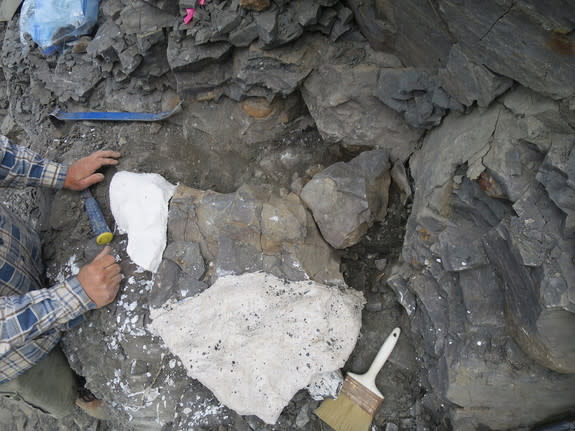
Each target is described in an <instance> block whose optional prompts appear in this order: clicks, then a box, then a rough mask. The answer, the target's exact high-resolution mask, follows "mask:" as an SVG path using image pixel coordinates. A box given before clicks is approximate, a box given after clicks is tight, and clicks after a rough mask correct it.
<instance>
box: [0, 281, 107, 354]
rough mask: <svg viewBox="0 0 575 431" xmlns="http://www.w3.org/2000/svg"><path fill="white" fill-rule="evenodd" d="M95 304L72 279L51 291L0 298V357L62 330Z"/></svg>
mask: <svg viewBox="0 0 575 431" xmlns="http://www.w3.org/2000/svg"><path fill="white" fill-rule="evenodd" d="M94 308H96V304H95V303H94V302H93V301H92V300H91V299H90V297H89V296H88V295H87V294H86V292H85V291H84V289H83V288H82V286H81V285H80V282H79V281H78V279H77V278H76V277H72V278H69V279H68V280H66V281H65V282H64V283H61V284H59V285H56V286H54V287H52V288H51V289H40V290H33V291H31V292H28V293H27V294H25V295H21V296H5V297H1V298H0V356H2V355H4V354H6V353H7V352H9V351H10V349H11V348H12V347H18V346H22V345H24V344H25V343H27V342H29V341H30V340H33V339H34V338H36V337H37V336H39V335H41V334H43V333H45V332H47V331H49V330H51V329H54V328H58V329H62V327H66V326H67V325H68V324H69V323H70V322H73V321H75V320H76V319H77V318H78V317H79V316H81V315H82V314H84V313H85V312H86V311H88V310H91V309H94Z"/></svg>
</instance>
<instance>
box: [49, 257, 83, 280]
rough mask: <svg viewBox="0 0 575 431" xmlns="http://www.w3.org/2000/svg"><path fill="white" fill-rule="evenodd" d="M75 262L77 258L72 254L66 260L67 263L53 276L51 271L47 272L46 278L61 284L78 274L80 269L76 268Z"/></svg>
mask: <svg viewBox="0 0 575 431" xmlns="http://www.w3.org/2000/svg"><path fill="white" fill-rule="evenodd" d="M77 261H78V257H77V256H76V255H75V254H73V255H72V256H70V257H69V258H68V261H67V262H66V263H65V264H64V265H62V266H61V267H60V268H59V270H58V272H57V273H56V274H55V275H54V273H53V272H52V271H50V270H49V271H47V275H48V278H50V279H51V280H54V281H56V282H57V283H63V282H64V281H66V280H67V279H68V278H70V277H73V276H75V275H77V274H78V273H79V272H80V267H79V266H78V264H77Z"/></svg>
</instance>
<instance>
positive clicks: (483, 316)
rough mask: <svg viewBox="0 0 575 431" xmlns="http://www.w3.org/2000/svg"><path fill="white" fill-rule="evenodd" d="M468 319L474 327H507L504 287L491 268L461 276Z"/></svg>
mask: <svg viewBox="0 0 575 431" xmlns="http://www.w3.org/2000/svg"><path fill="white" fill-rule="evenodd" d="M459 283H460V284H461V293H462V294H463V302H464V304H465V308H466V314H467V315H466V317H467V319H468V320H469V321H470V322H471V323H472V324H473V325H474V326H496V327H503V326H505V315H504V305H505V301H504V299H503V287H502V286H501V284H500V282H499V280H498V279H497V276H496V274H495V271H494V270H493V269H492V268H490V267H485V268H478V269H473V270H468V271H463V272H461V273H460V274H459Z"/></svg>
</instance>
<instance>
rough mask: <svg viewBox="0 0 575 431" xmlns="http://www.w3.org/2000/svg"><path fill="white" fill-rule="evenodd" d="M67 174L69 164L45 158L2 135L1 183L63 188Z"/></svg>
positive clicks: (0, 149)
mask: <svg viewBox="0 0 575 431" xmlns="http://www.w3.org/2000/svg"><path fill="white" fill-rule="evenodd" d="M67 174H68V167H67V166H65V165H62V164H60V163H56V162H52V161H50V160H46V159H43V158H42V157H41V156H40V155H39V154H37V153H35V152H34V151H32V150H29V149H28V148H24V147H21V146H19V145H14V144H12V143H11V142H10V140H8V138H6V137H5V136H0V185H2V186H20V187H24V186H43V187H51V188H55V189H61V188H62V187H63V186H64V180H65V179H66V175H67Z"/></svg>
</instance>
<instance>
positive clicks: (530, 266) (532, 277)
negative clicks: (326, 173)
mask: <svg viewBox="0 0 575 431" xmlns="http://www.w3.org/2000/svg"><path fill="white" fill-rule="evenodd" d="M501 102H502V103H496V104H492V106H491V107H490V108H488V109H487V110H485V111H479V110H474V111H472V112H470V113H469V114H468V115H465V116H459V115H457V114H455V113H451V114H449V115H448V116H447V117H446V118H445V119H444V120H443V122H442V125H441V126H440V127H439V128H436V129H434V130H432V131H431V132H430V133H429V134H428V135H427V137H426V139H425V142H424V145H423V147H422V150H420V151H419V152H418V153H417V154H416V155H415V156H414V157H412V159H411V163H410V168H411V174H412V176H413V178H414V186H415V196H414V203H413V211H412V214H411V216H410V218H409V220H408V224H407V232H406V238H405V241H404V248H403V258H404V260H405V261H406V262H409V263H410V265H405V266H403V267H402V269H401V271H399V272H397V273H395V272H394V274H392V276H391V277H390V280H388V284H389V285H390V287H392V289H393V290H394V291H395V292H396V295H397V296H398V299H399V301H400V303H401V304H402V305H403V306H404V307H405V308H406V310H408V312H410V311H411V319H412V321H411V322H412V328H415V332H416V333H418V334H421V337H422V339H423V340H424V349H425V355H424V361H425V363H426V367H427V368H428V369H429V370H430V372H429V373H428V378H429V381H430V383H431V385H432V386H433V387H434V388H436V389H437V390H438V392H439V393H441V394H443V395H442V396H443V397H444V398H443V399H444V400H445V401H449V402H453V403H454V404H456V405H458V406H461V408H459V407H457V408H452V409H450V416H451V420H452V422H453V426H454V427H456V428H457V429H477V427H480V426H488V427H490V428H492V429H509V428H513V427H518V426H522V424H526V423H535V422H537V421H540V420H543V419H544V418H545V417H547V416H548V415H552V414H556V413H558V412H559V411H562V410H565V409H567V407H566V404H563V403H562V402H558V403H552V402H548V400H549V397H552V395H550V393H551V392H552V391H553V389H552V388H553V385H554V384H558V385H559V386H558V388H559V389H558V390H559V391H564V390H565V391H567V390H568V389H567V387H568V385H569V383H568V382H570V381H571V378H572V376H573V369H572V364H575V359H574V358H573V357H572V352H573V350H574V349H573V342H572V340H573V339H574V334H573V332H572V328H573V327H575V326H573V323H572V322H573V316H574V314H573V309H574V304H573V302H572V301H571V300H570V299H569V298H570V296H569V295H572V294H573V293H572V292H575V290H574V289H573V283H572V282H571V280H572V279H575V278H574V277H575V272H574V271H575V265H574V263H573V260H572V256H573V252H572V250H573V247H574V245H572V239H569V238H567V237H566V236H565V231H564V230H563V226H564V218H565V217H564V215H565V212H564V210H561V209H560V208H559V206H558V205H557V204H556V203H554V201H553V199H552V197H551V194H552V193H553V192H554V191H558V190H560V189H561V187H564V186H565V185H566V183H567V179H568V178H569V177H568V175H566V171H567V170H568V168H567V167H566V166H567V160H568V156H566V154H568V152H569V151H570V148H571V145H572V142H573V141H572V140H571V141H569V138H568V136H570V134H569V133H570V132H569V130H570V127H569V126H568V125H567V123H566V122H565V121H564V120H563V119H562V118H561V116H560V115H558V112H559V108H558V106H557V103H555V102H553V101H552V100H550V99H548V98H543V97H541V96H537V95H533V94H532V93H531V92H530V91H528V90H525V89H523V88H518V89H516V90H513V91H512V92H509V93H508V94H506V95H505V96H503V98H502V99H501ZM558 136H562V137H563V138H558ZM554 145H555V146H556V148H555V150H553V146H554ZM545 160H546V162H545ZM559 172H561V174H560V175H557V173H559ZM547 175H549V176H547ZM560 176H563V180H562V181H560V182H554V179H555V178H559V177H560ZM542 183H543V184H542ZM547 186H549V190H547V189H546V187H547ZM567 196H569V195H568V194H566V195H565V194H562V195H561V197H562V198H563V199H565V197H567ZM556 198H557V196H556ZM558 202H559V203H563V202H564V201H558ZM569 250H571V251H569ZM468 260H469V262H473V263H472V264H471V265H462V264H461V262H465V263H468ZM469 266H472V267H473V269H469ZM406 291H407V292H410V293H411V294H412V295H413V296H414V297H415V298H414V300H415V301H416V306H415V307H414V305H413V301H412V300H410V298H409V295H407V294H406ZM569 322H571V323H569ZM518 346H519V347H518ZM510 352H511V353H510ZM515 372H517V376H516V377H517V379H516V380H514V379H515V377H513V376H514V373H515ZM488 375H491V376H492V377H486V376H488ZM491 382H496V383H494V384H493V386H492V385H491ZM510 384H513V386H512V389H513V390H515V391H517V393H525V394H528V393H530V392H531V391H533V390H534V385H538V384H540V385H541V388H542V389H543V392H544V393H539V392H538V393H537V395H525V396H527V397H531V398H530V400H529V403H528V405H525V404H523V403H522V402H519V403H513V402H512V401H510V398H509V397H510V395H505V399H504V400H501V402H498V401H497V397H498V395H497V391H498V389H495V388H498V387H500V386H501V387H506V388H507V387H508V385H510ZM470 387H471V388H473V390H472V392H469V388H470ZM475 391H477V395H478V396H477V397H476V392H475ZM470 394H472V395H471V396H470ZM539 396H541V397H542V398H541V400H540V402H537V401H535V400H534V398H538V397H539ZM478 406H482V408H483V407H484V406H488V408H487V409H486V410H484V413H482V412H479V410H475V408H476V407H478ZM472 411H473V413H472ZM507 411H513V414H511V415H508V414H507V413H506V412H507Z"/></svg>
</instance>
